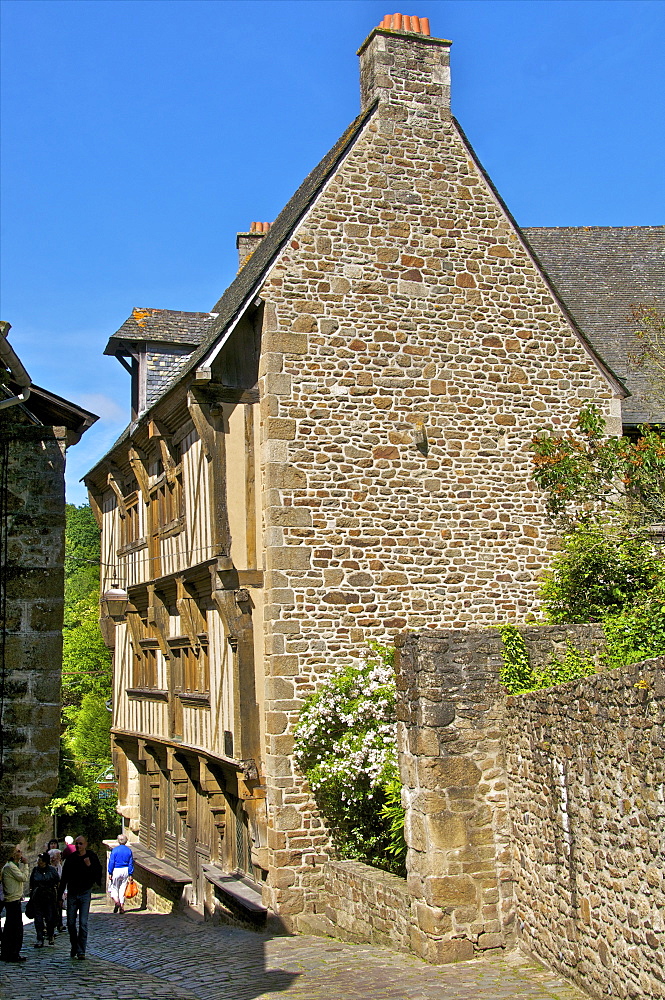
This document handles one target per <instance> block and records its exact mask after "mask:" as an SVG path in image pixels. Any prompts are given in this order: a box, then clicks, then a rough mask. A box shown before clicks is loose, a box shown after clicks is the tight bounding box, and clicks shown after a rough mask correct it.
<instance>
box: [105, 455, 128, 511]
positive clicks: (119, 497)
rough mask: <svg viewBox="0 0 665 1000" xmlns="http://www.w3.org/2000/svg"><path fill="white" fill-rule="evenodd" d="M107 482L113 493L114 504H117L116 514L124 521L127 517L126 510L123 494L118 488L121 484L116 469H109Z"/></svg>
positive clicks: (120, 478) (120, 477)
mask: <svg viewBox="0 0 665 1000" xmlns="http://www.w3.org/2000/svg"><path fill="white" fill-rule="evenodd" d="M107 482H108V484H109V486H110V487H111V489H112V490H113V492H114V493H115V498H116V502H117V504H118V512H119V514H120V517H121V518H123V520H124V518H126V517H127V508H126V506H125V494H124V493H123V492H122V488H121V486H120V483H121V482H122V476H121V475H120V473H119V472H118V470H117V469H115V468H111V469H109V473H108V476H107Z"/></svg>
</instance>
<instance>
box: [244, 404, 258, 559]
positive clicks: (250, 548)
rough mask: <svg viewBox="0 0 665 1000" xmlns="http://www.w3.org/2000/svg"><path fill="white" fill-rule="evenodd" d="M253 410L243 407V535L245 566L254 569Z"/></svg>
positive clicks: (254, 473) (254, 471)
mask: <svg viewBox="0 0 665 1000" xmlns="http://www.w3.org/2000/svg"><path fill="white" fill-rule="evenodd" d="M254 450H255V449H254V410H253V408H252V407H251V406H246V407H245V510H246V512H247V513H246V517H245V521H246V523H245V537H246V539H247V566H248V567H250V568H252V569H255V568H256V565H257V562H256V481H255V480H256V465H255V454H254Z"/></svg>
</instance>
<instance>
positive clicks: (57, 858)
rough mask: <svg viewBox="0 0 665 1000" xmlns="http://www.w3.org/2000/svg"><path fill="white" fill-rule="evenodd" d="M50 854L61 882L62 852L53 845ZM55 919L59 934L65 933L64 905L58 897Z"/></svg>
mask: <svg viewBox="0 0 665 1000" xmlns="http://www.w3.org/2000/svg"><path fill="white" fill-rule="evenodd" d="M51 843H53V841H51ZM48 856H49V858H50V859H51V864H52V865H53V867H54V868H55V870H56V871H57V873H58V882H59V881H60V877H61V875H62V854H61V853H60V850H59V849H58V850H56V848H55V847H52V848H51V850H50V851H49V852H48ZM55 919H56V921H57V931H58V934H63V933H64V930H65V928H64V925H63V923H62V906H61V905H60V903H59V902H58V901H57V899H56V914H55Z"/></svg>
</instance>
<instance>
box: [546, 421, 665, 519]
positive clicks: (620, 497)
mask: <svg viewBox="0 0 665 1000" xmlns="http://www.w3.org/2000/svg"><path fill="white" fill-rule="evenodd" d="M577 429H578V434H577V435H576V436H575V435H573V434H567V435H565V436H564V435H560V434H549V433H547V432H541V433H540V434H539V435H538V436H537V437H536V438H534V440H533V442H532V450H533V456H534V457H533V464H534V472H533V478H534V479H535V481H536V482H537V483H538V485H539V486H540V487H541V489H543V490H544V492H545V495H546V503H547V508H548V510H549V512H550V514H551V515H552V516H553V517H554V518H555V519H556V520H557V522H558V523H559V524H560V525H561V526H563V527H569V528H570V527H572V526H574V525H576V524H580V523H582V522H584V521H587V522H588V521H593V520H594V519H597V518H599V517H600V518H608V517H613V518H618V520H619V521H622V522H624V523H626V524H627V525H628V526H629V528H630V530H634V527H635V525H645V524H650V523H653V522H657V521H663V520H665V434H662V433H661V432H660V431H658V430H654V429H653V428H650V427H646V426H645V427H641V428H640V437H639V438H638V440H637V441H631V440H630V439H629V438H627V437H608V436H607V435H606V430H605V429H606V421H605V419H604V417H603V416H602V414H601V412H600V410H599V409H598V407H597V406H594V405H590V406H585V407H584V408H583V409H582V410H581V411H580V414H579V417H578V420H577Z"/></svg>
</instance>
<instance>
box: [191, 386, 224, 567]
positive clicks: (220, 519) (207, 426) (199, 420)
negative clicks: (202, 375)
mask: <svg viewBox="0 0 665 1000" xmlns="http://www.w3.org/2000/svg"><path fill="white" fill-rule="evenodd" d="M187 405H188V407H189V413H190V416H191V418H192V420H193V422H194V426H195V428H196V433H197V434H198V436H199V438H200V440H201V447H202V448H203V451H204V454H205V456H206V458H207V459H208V462H209V467H210V507H211V513H212V530H213V550H214V553H215V555H219V556H230V553H231V529H230V526H229V514H228V508H227V503H226V440H225V434H224V419H223V415H222V416H221V417H220V415H214V414H213V413H212V412H211V408H210V405H209V404H208V403H206V402H205V401H204V400H203V399H201V398H200V396H199V394H196V395H194V393H192V392H190V393H189V394H188V396H187ZM220 424H221V427H220Z"/></svg>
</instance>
